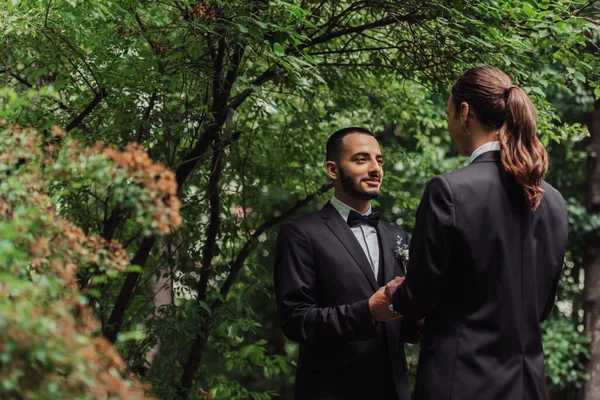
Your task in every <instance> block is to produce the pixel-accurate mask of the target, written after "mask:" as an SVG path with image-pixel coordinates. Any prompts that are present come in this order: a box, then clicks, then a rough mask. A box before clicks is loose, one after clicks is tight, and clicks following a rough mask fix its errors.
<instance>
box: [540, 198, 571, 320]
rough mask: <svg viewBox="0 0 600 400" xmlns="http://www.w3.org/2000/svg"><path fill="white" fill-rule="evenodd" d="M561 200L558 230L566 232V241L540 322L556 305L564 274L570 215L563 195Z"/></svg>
mask: <svg viewBox="0 0 600 400" xmlns="http://www.w3.org/2000/svg"><path fill="white" fill-rule="evenodd" d="M559 198H560V200H561V208H562V209H563V210H564V211H563V217H562V218H561V221H562V223H561V229H557V230H556V232H564V239H563V240H562V241H563V243H564V246H563V249H562V252H561V253H560V255H559V257H558V259H559V260H560V261H559V262H560V265H557V266H556V271H557V272H556V276H555V277H554V279H553V280H552V286H551V287H550V291H549V292H548V298H547V300H546V306H545V307H544V310H543V312H542V316H541V318H540V322H542V321H545V320H546V319H547V318H548V317H549V316H550V312H552V308H553V307H554V303H555V302H556V292H557V291H558V284H559V282H560V276H561V274H562V270H563V267H564V262H565V253H566V252H567V236H568V232H569V216H568V214H567V207H566V205H565V201H564V200H563V199H562V196H560V197H559Z"/></svg>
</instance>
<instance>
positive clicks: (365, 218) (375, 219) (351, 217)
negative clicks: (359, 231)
mask: <svg viewBox="0 0 600 400" xmlns="http://www.w3.org/2000/svg"><path fill="white" fill-rule="evenodd" d="M379 215H380V213H378V212H373V213H371V214H369V215H360V214H359V213H357V212H356V211H354V210H350V214H348V226H350V227H353V226H356V225H360V224H367V225H371V226H372V227H373V228H376V227H377V224H378V223H379Z"/></svg>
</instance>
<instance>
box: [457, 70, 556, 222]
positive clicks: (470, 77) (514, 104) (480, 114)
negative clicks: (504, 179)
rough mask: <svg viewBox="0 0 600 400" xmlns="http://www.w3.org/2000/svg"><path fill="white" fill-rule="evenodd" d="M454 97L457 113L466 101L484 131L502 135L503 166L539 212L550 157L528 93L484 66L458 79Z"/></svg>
mask: <svg viewBox="0 0 600 400" xmlns="http://www.w3.org/2000/svg"><path fill="white" fill-rule="evenodd" d="M452 97H453V99H454V105H455V107H456V112H457V113H458V112H459V107H460V104H461V103H462V102H466V103H468V104H469V106H470V107H471V108H472V109H473V110H474V111H475V114H476V117H475V118H477V120H478V121H479V122H480V123H481V125H482V126H483V127H484V128H486V129H487V130H488V131H490V132H498V133H499V141H500V155H501V159H502V166H503V167H504V169H505V170H506V171H507V172H508V173H509V174H510V175H512V176H513V177H514V179H515V181H516V182H517V184H518V185H519V186H520V188H521V189H522V192H523V195H524V199H525V203H526V205H527V208H529V209H530V210H532V211H535V210H536V209H537V207H538V206H539V205H540V202H541V201H542V197H543V195H544V190H543V189H542V181H543V179H544V175H546V171H547V170H548V154H547V153H546V149H545V148H544V146H543V145H542V143H541V142H540V141H539V139H538V138H537V136H536V113H535V107H534V106H533V103H531V100H530V99H529V97H528V96H527V94H526V93H525V92H524V91H523V89H521V88H520V87H518V86H513V85H512V82H511V80H510V77H509V76H508V75H506V74H505V73H504V72H502V71H500V70H499V69H497V68H492V67H485V66H481V67H474V68H471V69H470V70H468V71H467V72H466V73H465V74H464V75H463V76H461V77H460V78H458V80H457V81H456V83H455V84H454V86H453V87H452Z"/></svg>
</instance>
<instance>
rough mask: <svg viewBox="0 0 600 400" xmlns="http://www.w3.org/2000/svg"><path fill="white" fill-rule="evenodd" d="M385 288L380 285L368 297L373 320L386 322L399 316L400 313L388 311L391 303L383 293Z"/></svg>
mask: <svg viewBox="0 0 600 400" xmlns="http://www.w3.org/2000/svg"><path fill="white" fill-rule="evenodd" d="M385 290H386V287H385V286H382V287H380V288H379V290H378V291H376V292H375V293H374V294H373V296H371V298H370V299H369V311H371V318H373V320H374V321H379V322H387V321H392V320H394V319H396V318H400V317H401V315H400V314H397V313H395V312H393V311H390V309H389V305H390V304H391V303H390V301H389V300H388V298H387V296H386V295H385Z"/></svg>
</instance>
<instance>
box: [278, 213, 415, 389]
mask: <svg viewBox="0 0 600 400" xmlns="http://www.w3.org/2000/svg"><path fill="white" fill-rule="evenodd" d="M377 231H378V238H379V246H380V254H381V256H382V259H380V261H379V268H380V270H381V269H382V272H383V277H382V278H383V282H388V281H389V280H391V279H392V278H394V276H403V275H404V273H403V268H402V265H401V263H400V261H399V260H397V259H396V257H395V256H394V249H395V247H396V242H397V239H398V237H400V238H401V239H402V240H403V241H404V242H405V243H406V241H407V235H406V232H405V231H403V230H401V229H398V228H395V227H393V226H392V225H390V224H387V223H385V222H383V221H381V222H380V223H379V225H378V227H377ZM378 288H379V285H378V284H377V282H376V279H375V276H374V275H373V272H372V270H371V266H370V264H369V261H368V260H367V257H366V255H365V254H364V252H363V250H362V248H361V247H360V245H359V243H358V241H357V240H356V238H355V236H354V235H353V233H352V231H351V229H350V228H349V227H348V225H347V224H346V222H345V221H344V219H343V218H342V217H341V215H340V214H339V212H338V211H337V210H336V209H335V208H334V207H333V206H332V205H331V204H330V203H327V205H326V206H325V207H323V209H322V210H321V211H318V212H315V213H312V214H310V215H308V216H305V217H302V218H299V219H296V220H294V221H290V222H288V223H287V224H286V225H285V226H284V227H283V229H282V230H281V232H280V234H279V236H278V239H277V254H276V265H275V292H276V296H277V309H278V314H279V318H280V320H281V326H282V328H283V332H284V334H285V336H286V337H287V338H288V339H290V340H293V341H295V342H299V343H300V354H299V358H298V365H297V369H296V385H295V389H294V393H295V398H296V399H297V400H301V399H307V400H319V399H350V400H351V399H357V400H358V399H361V400H363V399H385V398H386V393H393V392H395V394H396V396H394V397H396V398H398V399H399V400H404V399H409V398H410V392H409V385H408V377H407V366H406V359H405V356H404V346H403V342H402V341H403V340H410V341H413V342H414V341H416V339H417V333H418V332H417V329H416V323H414V322H413V323H410V324H409V323H403V321H402V319H398V320H395V321H392V322H389V323H379V324H374V323H373V321H372V319H371V314H370V311H369V306H368V299H369V297H371V295H373V293H374V292H375V291H376V290H377V289H378Z"/></svg>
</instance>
